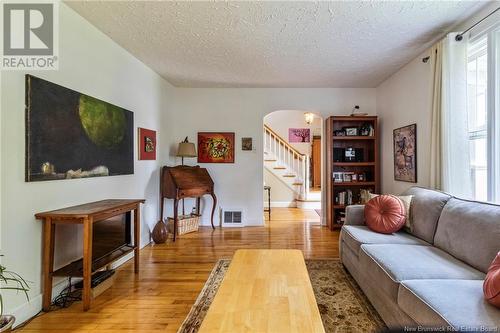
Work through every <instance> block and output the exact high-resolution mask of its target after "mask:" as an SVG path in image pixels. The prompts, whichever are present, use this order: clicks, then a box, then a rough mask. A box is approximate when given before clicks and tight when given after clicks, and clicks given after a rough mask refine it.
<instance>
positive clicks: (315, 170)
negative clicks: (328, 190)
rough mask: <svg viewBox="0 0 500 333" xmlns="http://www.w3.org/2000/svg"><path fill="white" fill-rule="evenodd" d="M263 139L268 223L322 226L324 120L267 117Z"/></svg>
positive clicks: (298, 113)
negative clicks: (282, 220)
mask: <svg viewBox="0 0 500 333" xmlns="http://www.w3.org/2000/svg"><path fill="white" fill-rule="evenodd" d="M263 136H264V137H263V145H264V147H263V148H264V149H263V152H264V157H263V168H264V171H263V175H264V207H265V210H266V214H265V220H266V221H278V220H280V219H288V220H289V219H293V220H297V221H304V222H311V223H321V204H322V200H321V197H322V195H321V183H322V179H321V177H322V159H323V156H322V151H323V149H322V147H323V144H322V136H323V119H322V117H321V116H320V115H318V114H316V113H313V112H309V111H304V110H277V111H274V112H271V113H269V114H267V115H266V116H264V119H263ZM269 207H270V211H271V213H270V214H269V212H268V211H267V210H268V209H269Z"/></svg>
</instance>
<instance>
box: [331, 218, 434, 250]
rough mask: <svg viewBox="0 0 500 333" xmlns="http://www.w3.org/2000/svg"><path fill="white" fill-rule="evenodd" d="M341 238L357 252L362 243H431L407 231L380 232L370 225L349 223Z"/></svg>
mask: <svg viewBox="0 0 500 333" xmlns="http://www.w3.org/2000/svg"><path fill="white" fill-rule="evenodd" d="M340 234H341V236H340V237H341V239H342V240H343V241H344V242H345V243H346V245H347V246H348V247H349V248H350V249H351V250H352V251H353V252H354V253H355V254H356V256H357V255H358V254H359V249H360V247H361V245H362V244H410V245H429V244H428V243H426V242H424V241H423V240H421V239H419V238H417V237H414V236H412V235H410V234H408V233H406V232H403V231H401V232H396V233H393V234H389V235H387V234H379V233H378V232H375V231H371V230H370V229H369V228H368V227H365V226H357V225H348V226H343V227H342V231H341V233H340Z"/></svg>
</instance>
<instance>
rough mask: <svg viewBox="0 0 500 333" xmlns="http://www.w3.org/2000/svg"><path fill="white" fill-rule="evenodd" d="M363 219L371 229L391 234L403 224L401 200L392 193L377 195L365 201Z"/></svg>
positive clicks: (403, 214)
mask: <svg viewBox="0 0 500 333" xmlns="http://www.w3.org/2000/svg"><path fill="white" fill-rule="evenodd" d="M365 220H366V225H367V226H368V228H370V229H371V230H373V231H376V232H380V233H382V234H392V233H393V232H396V231H398V230H399V229H401V228H402V227H404V225H405V222H406V215H405V206H404V204H403V201H401V199H399V198H398V197H396V196H394V195H379V196H377V197H375V198H373V199H371V200H370V201H368V202H367V203H366V205H365Z"/></svg>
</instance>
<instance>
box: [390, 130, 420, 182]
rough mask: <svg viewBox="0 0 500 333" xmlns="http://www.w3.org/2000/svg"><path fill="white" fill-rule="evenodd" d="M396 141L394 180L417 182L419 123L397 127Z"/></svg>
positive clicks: (394, 133) (394, 137)
mask: <svg viewBox="0 0 500 333" xmlns="http://www.w3.org/2000/svg"><path fill="white" fill-rule="evenodd" d="M393 141H394V180H399V181H404V182H410V183H416V182H417V124H412V125H408V126H404V127H400V128H396V129H395V130H394V132H393Z"/></svg>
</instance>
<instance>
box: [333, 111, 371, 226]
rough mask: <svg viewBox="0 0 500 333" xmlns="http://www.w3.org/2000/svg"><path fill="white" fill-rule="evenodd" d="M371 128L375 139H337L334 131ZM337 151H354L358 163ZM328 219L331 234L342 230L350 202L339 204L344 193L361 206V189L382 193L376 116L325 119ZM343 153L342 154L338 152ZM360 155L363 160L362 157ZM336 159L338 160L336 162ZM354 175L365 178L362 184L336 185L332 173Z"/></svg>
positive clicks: (369, 137) (360, 136)
mask: <svg viewBox="0 0 500 333" xmlns="http://www.w3.org/2000/svg"><path fill="white" fill-rule="evenodd" d="M365 125H371V127H372V128H373V135H369V136H363V135H356V136H336V135H334V131H339V130H342V129H343V128H345V127H357V128H358V132H359V128H361V127H362V126H365ZM334 148H338V149H342V150H344V149H346V148H354V149H356V150H357V153H358V156H357V158H356V160H355V161H346V160H345V154H341V158H340V159H339V154H337V156H335V154H334ZM326 150H327V151H326V160H327V166H326V177H327V183H326V219H327V224H328V227H329V228H330V229H332V230H334V229H339V228H340V227H341V226H342V224H341V223H339V220H340V217H341V216H342V214H343V213H345V207H346V206H347V205H348V202H339V201H336V198H337V197H338V196H339V193H341V192H346V193H347V192H348V190H349V191H350V192H351V193H352V204H357V203H359V200H360V197H359V193H360V190H361V189H368V190H371V191H372V192H374V193H379V192H380V176H379V172H380V161H379V156H380V155H379V129H378V119H377V117H376V116H362V117H358V116H354V117H351V116H332V117H329V118H328V119H326ZM339 151H340V150H339ZM359 155H360V156H361V157H359ZM334 157H336V159H335V158H334ZM334 172H336V173H351V174H352V173H354V174H356V175H357V176H359V175H360V174H362V175H363V176H364V179H363V180H362V181H360V180H357V181H353V180H350V181H349V180H347V181H342V182H335V181H334V178H333V173H334Z"/></svg>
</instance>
